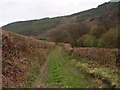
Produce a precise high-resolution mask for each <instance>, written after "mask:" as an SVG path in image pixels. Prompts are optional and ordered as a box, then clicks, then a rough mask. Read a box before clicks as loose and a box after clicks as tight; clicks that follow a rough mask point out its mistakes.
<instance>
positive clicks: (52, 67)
mask: <svg viewBox="0 0 120 90" xmlns="http://www.w3.org/2000/svg"><path fill="white" fill-rule="evenodd" d="M61 50H62V48H61V47H56V48H55V49H54V50H53V51H52V52H51V54H50V57H49V62H48V67H47V77H48V80H46V82H45V83H46V84H47V85H48V87H69V88H83V87H84V84H83V83H82V82H81V81H82V80H81V77H79V76H78V75H76V74H75V73H74V72H72V71H71V70H70V69H69V68H68V67H66V64H65V58H64V57H63V56H62V52H61Z"/></svg>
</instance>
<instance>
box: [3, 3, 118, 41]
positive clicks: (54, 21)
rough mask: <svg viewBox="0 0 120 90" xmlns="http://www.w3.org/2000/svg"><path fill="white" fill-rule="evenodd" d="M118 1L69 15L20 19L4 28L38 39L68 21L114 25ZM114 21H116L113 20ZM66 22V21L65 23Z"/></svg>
mask: <svg viewBox="0 0 120 90" xmlns="http://www.w3.org/2000/svg"><path fill="white" fill-rule="evenodd" d="M117 9H118V3H112V2H108V3H104V4H102V5H99V6H98V7H97V8H93V9H90V10H86V11H83V12H79V13H75V14H72V15H68V16H61V17H55V18H43V19H39V20H30V21H20V22H14V23H10V24H8V25H5V26H3V27H2V28H3V29H4V30H8V31H12V32H16V33H20V34H23V35H27V36H33V37H35V38H38V39H44V37H43V34H46V33H47V32H48V31H51V30H52V29H54V28H57V27H59V26H61V25H66V24H67V23H70V22H72V23H76V22H85V23H88V24H90V25H91V24H96V23H102V24H103V25H104V26H107V24H108V22H109V23H110V22H112V24H110V25H109V27H114V26H115V25H116V23H117V21H116V20H117V17H118V16H117V15H118V10H117ZM113 21H114V22H113ZM65 22H66V23H65Z"/></svg>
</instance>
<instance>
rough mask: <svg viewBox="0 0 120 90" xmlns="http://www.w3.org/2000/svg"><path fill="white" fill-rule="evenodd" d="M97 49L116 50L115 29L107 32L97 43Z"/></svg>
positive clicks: (116, 37)
mask: <svg viewBox="0 0 120 90" xmlns="http://www.w3.org/2000/svg"><path fill="white" fill-rule="evenodd" d="M98 46H99V47H108V48H117V47H118V30H117V29H116V28H113V29H110V30H109V31H107V32H106V33H105V34H104V35H103V36H102V38H100V39H99V41H98Z"/></svg>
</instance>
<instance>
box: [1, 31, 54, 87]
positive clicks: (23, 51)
mask: <svg viewBox="0 0 120 90" xmlns="http://www.w3.org/2000/svg"><path fill="white" fill-rule="evenodd" d="M2 42H3V45H2V48H3V52H2V55H3V62H2V63H3V65H2V68H3V69H2V74H3V87H7V88H8V87H9V88H10V87H25V86H26V85H27V83H28V82H29V79H28V75H30V74H31V73H32V72H31V71H30V69H31V67H32V66H34V65H36V66H38V67H40V66H41V65H42V64H43V63H44V61H45V60H46V57H47V53H49V51H50V49H51V48H52V47H54V46H55V44H54V43H53V42H50V43H47V42H43V41H38V40H36V39H34V38H31V37H26V36H22V35H18V34H15V33H12V32H7V31H3V34H2ZM34 58H36V59H34ZM35 60H36V61H35Z"/></svg>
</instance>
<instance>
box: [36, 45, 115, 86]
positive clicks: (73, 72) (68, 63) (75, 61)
mask: <svg viewBox="0 0 120 90" xmlns="http://www.w3.org/2000/svg"><path fill="white" fill-rule="evenodd" d="M97 66H98V65H97ZM97 66H95V65H94V63H93V62H91V61H88V60H85V59H82V58H77V57H73V56H69V55H67V54H66V53H65V52H64V50H63V48H62V47H60V46H56V47H55V48H54V49H53V50H52V51H51V53H50V54H49V57H48V59H47V60H46V62H45V64H44V65H43V67H42V70H41V74H40V78H39V80H38V81H39V82H38V84H37V87H38V88H40V87H43V88H98V87H99V88H104V87H106V88H108V87H110V86H109V85H108V84H106V83H104V82H102V81H101V79H99V77H98V76H100V75H102V73H101V72H106V70H108V69H109V68H108V69H107V68H105V70H104V68H103V67H101V68H100V67H97ZM94 69H97V71H99V73H98V72H97V71H95V70H94ZM99 69H100V70H102V71H101V72H100V70H99ZM91 70H92V71H95V72H94V75H96V76H97V77H98V78H95V77H93V76H91V75H90V74H89V72H90V71H91ZM106 73H110V72H109V70H108V71H107V72H106ZM106 75H108V74H106ZM112 77H113V75H112ZM114 77H116V76H114ZM115 80H116V78H115Z"/></svg>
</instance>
